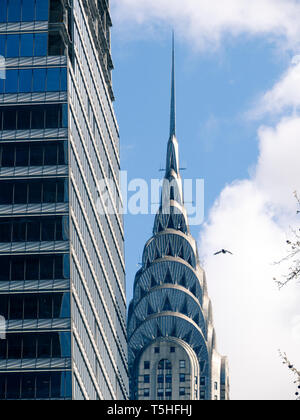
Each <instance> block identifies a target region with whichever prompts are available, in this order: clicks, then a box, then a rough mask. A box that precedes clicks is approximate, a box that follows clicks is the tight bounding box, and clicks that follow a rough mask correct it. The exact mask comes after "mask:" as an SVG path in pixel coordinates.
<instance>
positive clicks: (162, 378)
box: [157, 375, 165, 384]
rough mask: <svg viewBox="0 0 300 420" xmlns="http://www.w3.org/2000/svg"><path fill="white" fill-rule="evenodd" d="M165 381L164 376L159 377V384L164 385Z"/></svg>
mask: <svg viewBox="0 0 300 420" xmlns="http://www.w3.org/2000/svg"><path fill="white" fill-rule="evenodd" d="M164 381H165V377H164V375H157V383H159V384H163V383H164Z"/></svg>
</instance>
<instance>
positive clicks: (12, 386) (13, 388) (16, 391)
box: [6, 373, 20, 399]
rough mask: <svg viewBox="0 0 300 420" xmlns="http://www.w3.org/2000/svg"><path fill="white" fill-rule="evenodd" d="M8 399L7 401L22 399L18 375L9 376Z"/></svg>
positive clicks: (7, 384)
mask: <svg viewBox="0 0 300 420" xmlns="http://www.w3.org/2000/svg"><path fill="white" fill-rule="evenodd" d="M6 386H7V389H6V398H7V399H18V398H20V378H19V376H18V374H16V373H14V374H10V375H7V383H6Z"/></svg>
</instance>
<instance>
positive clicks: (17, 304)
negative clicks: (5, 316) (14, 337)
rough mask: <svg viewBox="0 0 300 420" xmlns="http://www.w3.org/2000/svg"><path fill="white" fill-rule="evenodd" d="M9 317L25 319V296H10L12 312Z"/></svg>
mask: <svg viewBox="0 0 300 420" xmlns="http://www.w3.org/2000/svg"><path fill="white" fill-rule="evenodd" d="M9 319H23V296H22V295H11V296H10V313H9Z"/></svg>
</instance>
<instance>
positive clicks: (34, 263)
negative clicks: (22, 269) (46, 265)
mask: <svg viewBox="0 0 300 420" xmlns="http://www.w3.org/2000/svg"><path fill="white" fill-rule="evenodd" d="M26 280H39V258H38V257H27V259H26Z"/></svg>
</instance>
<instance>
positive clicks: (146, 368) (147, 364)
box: [144, 362, 150, 370]
mask: <svg viewBox="0 0 300 420" xmlns="http://www.w3.org/2000/svg"><path fill="white" fill-rule="evenodd" d="M144 369H145V370H149V369H150V362H144Z"/></svg>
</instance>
